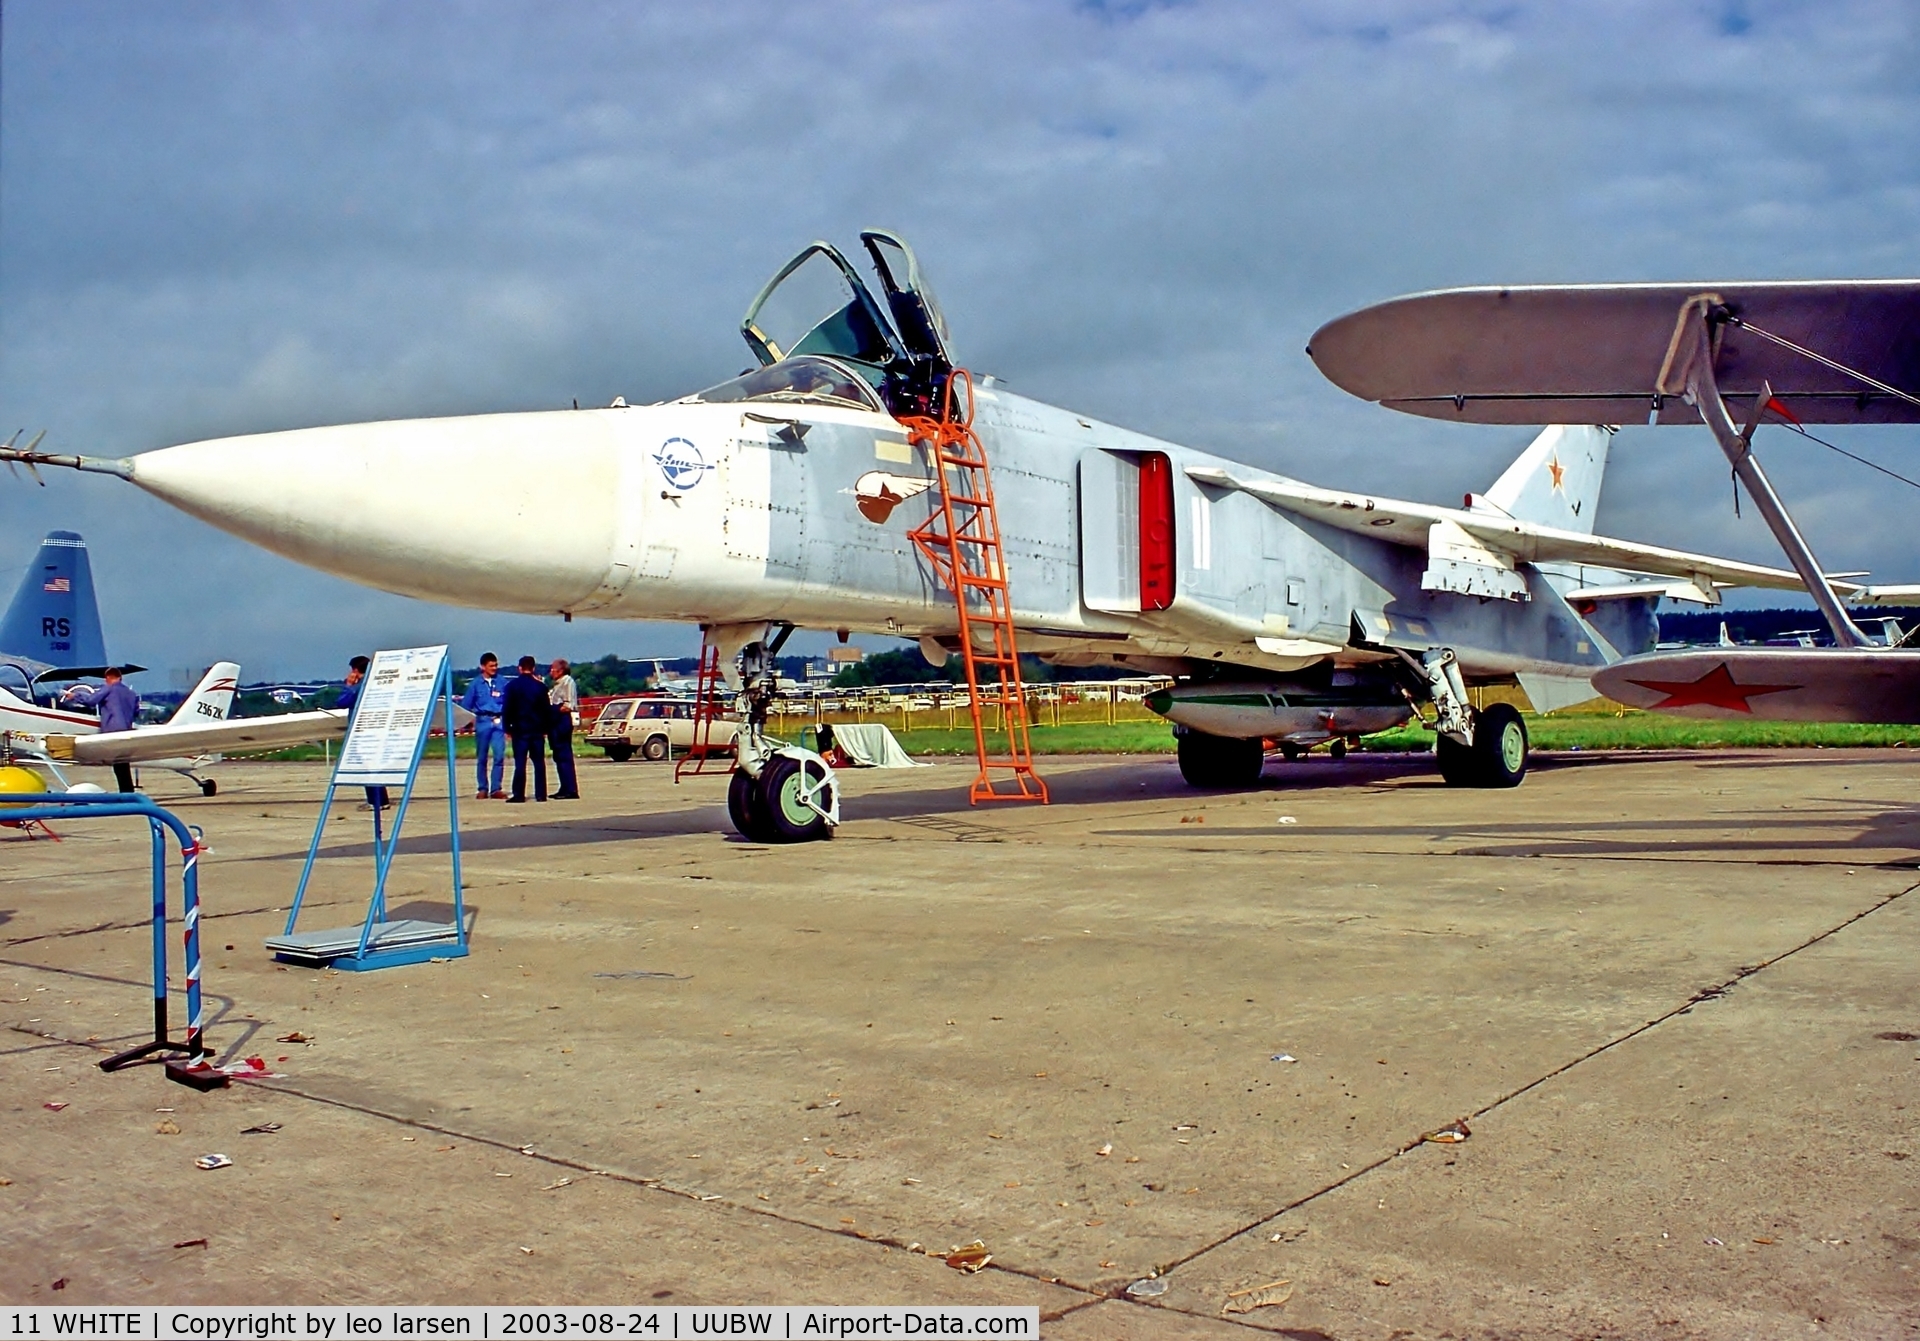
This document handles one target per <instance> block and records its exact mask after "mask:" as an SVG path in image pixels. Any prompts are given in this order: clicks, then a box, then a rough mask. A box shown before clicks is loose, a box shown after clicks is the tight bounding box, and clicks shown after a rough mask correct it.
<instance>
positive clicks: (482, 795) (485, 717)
mask: <svg viewBox="0 0 1920 1341" xmlns="http://www.w3.org/2000/svg"><path fill="white" fill-rule="evenodd" d="M460 706H461V707H463V708H465V709H466V710H467V711H468V712H470V713H472V714H473V743H474V746H475V750H474V753H475V755H476V758H475V760H474V770H473V773H474V778H475V780H476V784H477V786H478V788H479V790H478V791H476V792H475V793H474V795H475V796H477V797H478V798H479V799H480V800H482V801H484V800H486V799H487V798H488V797H492V798H493V799H494V800H496V801H499V800H503V799H504V798H505V797H506V792H504V791H503V790H501V787H500V783H501V782H502V780H503V779H502V777H501V775H502V774H503V773H505V772H506V768H507V733H506V731H505V730H504V729H503V728H502V727H501V725H500V714H501V713H502V712H504V711H505V710H506V706H507V687H506V685H504V684H502V683H501V682H500V658H499V657H497V656H495V655H494V654H493V653H491V652H488V653H486V654H485V655H484V656H482V657H481V658H480V674H478V675H477V676H475V677H474V679H473V682H472V683H471V684H469V685H468V686H467V692H466V693H465V694H463V695H461V697H460ZM489 755H491V756H492V758H493V771H492V775H491V777H489V775H488V771H487V758H488V756H489Z"/></svg>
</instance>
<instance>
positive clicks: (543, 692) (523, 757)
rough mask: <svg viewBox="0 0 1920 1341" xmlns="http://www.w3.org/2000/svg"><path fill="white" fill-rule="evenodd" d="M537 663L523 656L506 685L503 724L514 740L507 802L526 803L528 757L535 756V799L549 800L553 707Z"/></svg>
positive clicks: (502, 715) (501, 712)
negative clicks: (536, 670) (549, 737)
mask: <svg viewBox="0 0 1920 1341" xmlns="http://www.w3.org/2000/svg"><path fill="white" fill-rule="evenodd" d="M536 664H537V663H536V662H535V661H534V659H533V658H532V657H521V658H520V673H519V674H518V675H516V676H514V677H513V682H512V683H511V684H509V685H508V686H507V692H506V695H505V700H504V702H503V703H502V705H501V709H500V724H501V725H502V726H504V727H506V728H507V736H508V738H509V739H511V740H512V741H513V795H511V796H509V797H508V798H507V804H508V805H513V804H515V803H516V802H518V803H521V804H524V803H525V802H526V799H527V756H528V755H529V754H531V755H532V756H533V799H534V800H536V801H544V800H546V799H547V722H548V720H549V719H550V716H551V712H552V710H551V709H550V708H549V707H548V705H547V686H546V685H545V684H544V683H542V682H541V680H540V677H539V676H538V675H535V674H534V666H535V665H536Z"/></svg>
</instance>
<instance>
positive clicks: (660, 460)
mask: <svg viewBox="0 0 1920 1341" xmlns="http://www.w3.org/2000/svg"><path fill="white" fill-rule="evenodd" d="M653 460H654V464H655V465H657V466H659V467H660V473H661V474H662V475H664V476H666V479H667V483H668V484H671V485H672V486H673V487H674V488H676V489H691V488H693V486H694V485H696V484H698V483H700V481H701V480H702V479H704V478H705V477H706V473H707V472H708V471H709V470H712V469H713V467H712V466H710V465H708V464H707V458H706V457H704V456H702V455H700V449H699V448H698V447H695V446H694V445H693V444H692V443H691V442H688V441H687V440H686V439H685V438H668V439H667V440H666V441H665V442H663V443H661V444H660V450H659V451H657V452H655V453H654V454H653Z"/></svg>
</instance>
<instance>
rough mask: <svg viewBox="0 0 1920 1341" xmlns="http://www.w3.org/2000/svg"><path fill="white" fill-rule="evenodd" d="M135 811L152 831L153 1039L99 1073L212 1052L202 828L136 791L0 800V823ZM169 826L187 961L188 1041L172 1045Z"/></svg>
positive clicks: (197, 1058) (200, 1061)
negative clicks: (204, 992) (204, 993)
mask: <svg viewBox="0 0 1920 1341" xmlns="http://www.w3.org/2000/svg"><path fill="white" fill-rule="evenodd" d="M121 815H138V816H141V817H142V818H144V819H145V820H146V821H147V824H148V826H149V828H151V830H152V832H153V1040H152V1042H149V1043H142V1044H141V1045H140V1046H139V1047H137V1048H131V1049H129V1050H128V1051H126V1052H122V1053H116V1054H115V1055H114V1056H112V1057H109V1058H107V1059H106V1060H105V1061H103V1062H101V1063H100V1069H101V1070H102V1071H117V1070H119V1069H120V1068H121V1067H123V1066H126V1065H128V1064H130V1063H132V1062H135V1061H138V1060H139V1059H140V1058H142V1057H147V1056H151V1055H152V1054H154V1053H156V1052H179V1053H185V1054H186V1058H187V1064H188V1066H189V1067H192V1066H196V1065H204V1062H205V1059H206V1058H207V1057H209V1056H211V1055H212V1050H211V1049H210V1048H208V1047H207V1044H206V1038H205V1035H204V1032H203V1025H204V1018H203V1016H202V1013H201V1012H202V1007H201V1001H200V871H199V862H200V854H201V853H202V852H203V851H205V850H206V848H205V845H204V844H202V843H201V841H200V838H201V835H200V831H199V830H197V829H195V828H193V827H192V826H191V825H187V824H184V823H182V822H181V821H180V819H179V818H178V817H177V816H175V815H174V814H173V813H172V812H171V811H167V810H162V809H161V808H160V807H159V806H157V805H155V804H154V803H153V801H152V799H151V798H149V797H147V796H146V795H144V794H143V793H140V792H97V793H85V794H82V795H78V796H76V795H74V794H73V793H71V792H60V793H50V794H48V795H46V796H36V797H35V798H34V799H33V800H32V801H29V802H4V803H0V824H20V823H24V822H26V821H28V820H40V821H43V822H44V821H46V820H50V819H60V820H67V819H109V818H113V817H115V816H121ZM169 829H170V830H172V832H173V835H174V837H175V838H177V839H179V841H180V858H181V861H182V862H183V863H184V864H183V867H182V869H181V872H180V894H181V921H182V923H183V925H184V927H185V937H184V939H185V946H186V965H187V1040H186V1042H184V1043H175V1042H174V1041H173V1039H172V1037H171V1030H170V1028H169V1026H168V1024H167V839H166V833H165V830H169Z"/></svg>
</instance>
